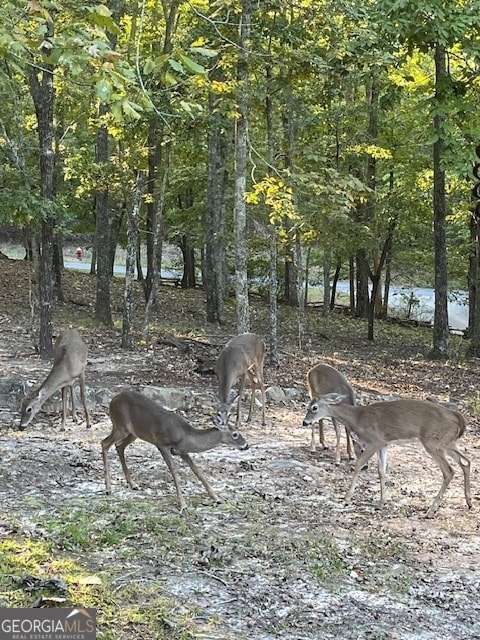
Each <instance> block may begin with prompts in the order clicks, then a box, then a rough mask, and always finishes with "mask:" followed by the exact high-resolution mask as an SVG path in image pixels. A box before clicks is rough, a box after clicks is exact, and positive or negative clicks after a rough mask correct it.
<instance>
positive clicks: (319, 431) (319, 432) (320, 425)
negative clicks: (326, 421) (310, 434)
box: [318, 420, 328, 449]
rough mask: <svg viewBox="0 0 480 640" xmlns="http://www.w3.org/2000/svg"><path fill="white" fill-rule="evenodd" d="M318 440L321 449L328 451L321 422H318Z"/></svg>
mask: <svg viewBox="0 0 480 640" xmlns="http://www.w3.org/2000/svg"><path fill="white" fill-rule="evenodd" d="M318 438H319V440H320V444H321V445H322V449H328V447H327V445H326V444H325V434H324V433H323V420H319V421H318Z"/></svg>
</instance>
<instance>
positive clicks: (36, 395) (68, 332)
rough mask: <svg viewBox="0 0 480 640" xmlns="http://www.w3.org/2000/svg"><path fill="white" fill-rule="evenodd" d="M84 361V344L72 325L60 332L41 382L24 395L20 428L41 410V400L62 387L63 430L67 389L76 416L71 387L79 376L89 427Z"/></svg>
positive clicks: (23, 427) (43, 400) (85, 355)
mask: <svg viewBox="0 0 480 640" xmlns="http://www.w3.org/2000/svg"><path fill="white" fill-rule="evenodd" d="M86 364H87V345H86V344H85V342H84V341H83V340H82V338H81V337H80V334H79V333H78V331H76V330H75V329H65V330H63V331H61V332H60V334H59V336H58V338H57V340H56V342H55V345H54V348H53V366H52V369H51V371H50V373H49V374H48V376H47V377H46V379H45V381H44V382H43V384H42V385H41V386H40V387H39V388H38V389H37V390H36V391H34V392H33V393H32V394H30V395H29V396H27V397H26V398H24V400H23V402H22V406H21V418H20V429H22V430H23V429H25V428H26V427H27V425H28V424H30V422H31V421H32V420H33V418H34V417H35V416H36V415H37V413H38V412H39V411H40V409H41V408H42V406H43V405H44V403H45V402H46V401H47V400H48V398H50V396H52V395H53V394H54V393H55V392H56V391H59V390H60V389H61V390H62V427H61V428H62V430H65V423H66V419H67V392H68V390H70V395H71V399H72V416H73V418H75V419H76V418H77V414H76V410H75V398H74V392H73V387H74V383H75V382H76V381H77V380H78V382H79V384H80V396H81V399H82V404H83V408H84V410H85V419H86V422H87V427H90V426H91V425H90V414H89V412H88V408H87V401H86V398H85V366H86Z"/></svg>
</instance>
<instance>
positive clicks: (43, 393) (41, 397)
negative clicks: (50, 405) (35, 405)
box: [37, 389, 47, 400]
mask: <svg viewBox="0 0 480 640" xmlns="http://www.w3.org/2000/svg"><path fill="white" fill-rule="evenodd" d="M37 397H38V399H39V400H44V399H46V397H47V390H46V389H40V391H39V392H38V394H37Z"/></svg>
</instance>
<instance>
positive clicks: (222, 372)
mask: <svg viewBox="0 0 480 640" xmlns="http://www.w3.org/2000/svg"><path fill="white" fill-rule="evenodd" d="M265 352H266V348H265V342H264V341H263V340H262V339H261V338H260V336H257V335H256V334H255V333H243V334H241V335H238V336H235V338H232V339H231V340H230V341H229V342H227V344H226V345H225V346H224V347H223V349H222V351H221V352H220V355H219V356H218V360H217V364H216V369H215V370H216V374H217V378H218V400H219V403H218V413H217V415H216V416H214V418H213V422H214V424H215V425H216V426H217V427H220V426H226V425H227V423H228V418H229V416H230V412H231V410H232V406H233V405H234V404H235V401H237V419H236V422H235V428H236V429H238V425H239V423H240V403H241V400H242V393H243V389H244V387H245V380H246V378H247V376H248V378H249V380H250V385H251V387H252V396H251V398H250V409H249V411H248V417H247V422H248V421H249V420H250V418H251V417H252V410H253V404H254V401H255V390H256V388H259V389H260V390H261V393H262V425H265V424H266V422H265V403H266V400H265V384H264V381H263V365H264V363H265ZM238 379H240V382H239V385H238V396H237V398H235V399H234V400H233V401H231V400H230V394H231V391H232V387H233V386H234V385H235V383H236V382H237V380H238Z"/></svg>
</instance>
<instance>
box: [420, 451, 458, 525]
mask: <svg viewBox="0 0 480 640" xmlns="http://www.w3.org/2000/svg"><path fill="white" fill-rule="evenodd" d="M422 444H423V446H424V447H425V449H426V450H427V452H428V453H429V454H430V455H431V456H432V458H433V459H434V460H435V462H436V463H437V464H438V466H439V467H440V470H441V472H442V475H443V482H442V486H441V487H440V491H439V492H438V493H437V495H436V496H435V498H434V500H433V502H432V504H431V505H430V507H429V509H428V511H427V513H426V514H425V517H426V518H433V516H434V515H435V512H436V511H437V509H438V505H439V504H440V501H441V499H442V498H443V495H444V493H445V491H446V490H447V487H448V485H449V484H450V482H451V480H452V478H453V469H452V467H451V466H450V465H449V464H448V461H447V459H446V457H445V451H443V450H439V449H437V448H435V447H432V446H431V445H430V444H429V443H425V442H423V443H422Z"/></svg>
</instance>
